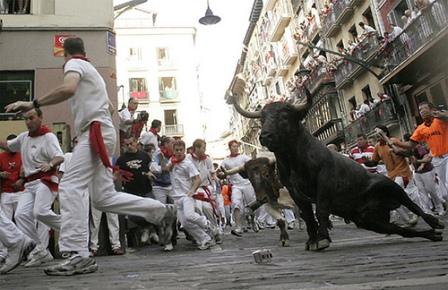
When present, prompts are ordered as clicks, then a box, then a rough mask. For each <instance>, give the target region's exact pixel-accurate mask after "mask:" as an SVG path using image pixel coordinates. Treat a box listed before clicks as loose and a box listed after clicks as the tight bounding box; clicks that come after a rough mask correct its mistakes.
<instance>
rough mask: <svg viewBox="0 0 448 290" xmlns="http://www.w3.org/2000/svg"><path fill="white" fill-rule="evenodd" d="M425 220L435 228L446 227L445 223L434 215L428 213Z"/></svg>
mask: <svg viewBox="0 0 448 290" xmlns="http://www.w3.org/2000/svg"><path fill="white" fill-rule="evenodd" d="M425 221H426V222H427V223H428V224H429V225H430V226H431V228H433V229H444V228H445V225H444V224H443V222H442V221H441V220H439V219H438V218H436V217H435V216H432V215H427V216H426V218H425Z"/></svg>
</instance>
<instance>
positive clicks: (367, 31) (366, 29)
mask: <svg viewBox="0 0 448 290" xmlns="http://www.w3.org/2000/svg"><path fill="white" fill-rule="evenodd" d="M358 25H359V27H361V28H362V30H363V31H362V33H361V40H363V39H365V38H367V37H371V36H373V35H375V34H376V30H375V29H374V28H373V27H372V26H370V25H367V24H365V23H364V22H359V23H358Z"/></svg>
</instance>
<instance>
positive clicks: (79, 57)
mask: <svg viewBox="0 0 448 290" xmlns="http://www.w3.org/2000/svg"><path fill="white" fill-rule="evenodd" d="M71 59H81V60H83V61H87V62H90V60H89V59H88V58H87V57H86V56H85V55H82V54H75V55H72V56H71V57H70V59H69V60H67V61H66V62H65V63H64V64H63V65H62V68H65V64H66V63H67V62H69V61H70V60H71Z"/></svg>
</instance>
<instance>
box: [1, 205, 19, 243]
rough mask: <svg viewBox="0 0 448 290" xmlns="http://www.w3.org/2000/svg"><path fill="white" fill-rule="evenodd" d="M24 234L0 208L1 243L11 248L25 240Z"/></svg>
mask: <svg viewBox="0 0 448 290" xmlns="http://www.w3.org/2000/svg"><path fill="white" fill-rule="evenodd" d="M24 238H25V236H24V235H23V233H22V232H21V231H20V230H19V229H18V228H17V227H16V225H15V224H14V223H13V222H12V221H11V219H9V218H8V217H7V216H6V215H5V213H4V212H3V210H2V209H1V207H0V243H2V244H3V245H4V246H5V247H6V248H10V247H12V246H13V245H15V244H16V243H18V242H20V241H21V240H22V239H24Z"/></svg>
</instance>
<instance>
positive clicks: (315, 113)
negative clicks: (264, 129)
mask: <svg viewBox="0 0 448 290" xmlns="http://www.w3.org/2000/svg"><path fill="white" fill-rule="evenodd" d="M418 1H420V0H417V1H416V3H417V4H415V3H414V2H413V1H411V0H402V1H398V0H397V1H376V0H333V1H306V0H304V1H295V0H292V1H288V0H284V1H282V0H271V1H264V2H262V1H254V7H253V10H252V16H253V15H254V14H255V15H257V16H258V18H256V19H254V21H253V22H251V24H250V26H249V28H248V31H247V35H246V39H245V43H244V45H245V46H246V47H247V50H244V51H243V53H242V56H241V58H240V60H239V62H238V64H237V69H236V72H235V77H234V79H233V81H232V83H231V84H230V87H229V90H228V92H227V93H226V97H227V96H228V95H229V94H232V95H235V96H237V97H238V99H239V102H240V103H241V105H242V106H243V107H244V108H246V109H249V110H255V109H257V108H258V109H259V108H261V107H262V106H263V105H264V104H266V102H269V101H270V100H286V101H290V102H295V101H298V100H300V99H303V98H304V97H305V96H304V89H305V88H307V89H309V90H310V91H311V93H312V94H313V96H314V97H313V104H312V106H311V108H310V110H309V112H308V114H307V117H306V118H305V125H306V126H307V128H308V129H309V130H310V132H311V133H312V134H313V135H314V136H315V137H316V138H318V139H319V140H320V141H322V142H323V143H325V144H329V143H335V144H337V145H339V146H340V147H341V148H343V149H344V148H346V149H348V148H350V147H351V146H353V145H354V144H355V142H356V137H357V136H358V135H359V134H365V135H373V134H374V128H375V126H376V125H386V126H387V127H388V128H389V129H390V131H391V133H392V135H394V136H399V137H400V136H402V134H404V133H406V132H412V130H413V128H414V127H415V125H416V124H418V122H419V118H418V110H417V104H418V102H420V101H424V100H429V101H432V102H434V103H435V104H436V105H438V106H445V105H446V103H447V100H448V95H447V71H448V70H447V66H446V58H445V57H444V54H443V51H446V48H447V44H448V41H447V39H446V37H447V36H446V33H447V25H448V24H447V12H448V10H447V4H446V1H442V0H434V1H429V2H428V4H427V5H426V6H425V7H420V6H421V5H420V4H419V3H420V2H418ZM421 2H425V1H421ZM425 3H426V2H425ZM257 5H258V6H257ZM415 5H417V6H418V5H420V6H418V7H416V6H415ZM412 7H414V8H412ZM257 9H258V10H257ZM408 9H410V10H411V11H412V9H414V12H413V13H414V14H413V15H414V16H413V17H412V19H411V17H409V19H408V20H406V19H405V18H404V17H403V16H404V15H405V12H406V10H408ZM257 11H259V12H258V13H256V12H257ZM406 13H408V12H406ZM405 20H406V23H405V22H404V21H405ZM394 27H398V28H394ZM363 104H366V105H367V107H366V106H363V107H361V105H363ZM230 125H231V128H232V131H233V132H234V136H235V137H236V138H239V139H241V140H243V141H246V142H249V143H251V144H255V145H259V143H258V134H259V129H260V128H259V125H258V122H257V121H255V120H248V119H245V118H242V117H241V116H239V115H238V113H237V112H234V114H233V117H232V119H231V124H230ZM245 149H247V151H248V152H251V151H253V149H249V148H245Z"/></svg>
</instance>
